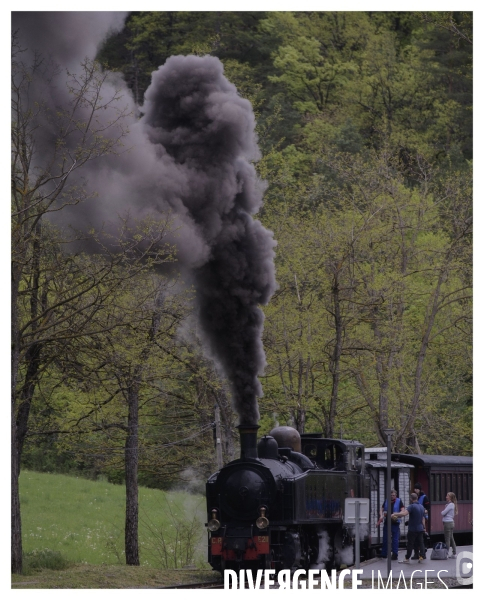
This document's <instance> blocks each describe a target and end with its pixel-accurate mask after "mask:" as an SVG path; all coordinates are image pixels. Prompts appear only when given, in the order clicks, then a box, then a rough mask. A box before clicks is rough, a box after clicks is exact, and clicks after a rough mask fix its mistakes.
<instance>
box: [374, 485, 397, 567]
mask: <svg viewBox="0 0 484 600" xmlns="http://www.w3.org/2000/svg"><path fill="white" fill-rule="evenodd" d="M390 494H391V506H390V514H391V515H392V517H393V516H394V513H396V512H399V511H400V510H401V509H402V501H401V500H400V498H397V491H396V490H391V492H390ZM387 504H388V501H387V500H385V502H384V503H383V504H382V506H381V509H380V518H379V519H378V521H377V523H376V526H377V527H379V526H380V524H381V523H382V521H383V543H382V547H381V556H382V558H386V557H387V552H388V548H387V546H388V536H387ZM391 532H392V560H398V545H399V543H400V519H398V518H392V524H391Z"/></svg>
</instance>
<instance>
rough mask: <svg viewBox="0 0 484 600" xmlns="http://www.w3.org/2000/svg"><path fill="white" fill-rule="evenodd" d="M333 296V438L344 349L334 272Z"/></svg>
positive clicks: (329, 424) (330, 429)
mask: <svg viewBox="0 0 484 600" xmlns="http://www.w3.org/2000/svg"><path fill="white" fill-rule="evenodd" d="M331 294H332V297H333V309H334V313H333V317H334V329H335V335H336V339H335V343H334V348H333V355H332V357H331V360H330V363H329V370H330V373H331V377H332V379H333V383H332V386H331V399H330V402H329V414H328V419H327V420H326V432H325V435H326V437H329V438H332V437H333V436H334V423H335V419H336V405H337V403H338V390H339V380H340V362H341V353H342V350H343V319H342V316H341V307H340V297H339V281H338V273H335V274H334V281H333V286H332V289H331Z"/></svg>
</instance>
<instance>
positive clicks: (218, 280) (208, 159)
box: [14, 13, 276, 425]
mask: <svg viewBox="0 0 484 600" xmlns="http://www.w3.org/2000/svg"><path fill="white" fill-rule="evenodd" d="M15 14H17V15H18V14H19V13H14V27H15V24H16V23H15V21H16V19H15ZM50 15H53V19H54V20H55V28H54V29H55V30H56V31H57V32H58V33H56V31H54V30H53V28H52V23H50V26H48V25H47V23H49V19H50ZM76 15H82V17H80V16H77V17H76ZM97 15H98V13H22V14H21V16H20V17H19V18H18V20H17V25H18V26H19V27H20V29H23V32H24V37H23V39H24V41H27V42H28V41H29V40H30V39H31V38H30V37H29V31H30V32H31V31H32V29H33V28H34V29H35V30H36V34H35V36H34V37H33V38H32V39H34V41H35V42H36V43H37V46H38V49H39V50H40V51H42V52H48V53H50V54H54V55H55V57H56V58H57V60H58V61H59V62H60V63H61V64H62V55H63V54H64V53H66V55H68V56H69V61H70V62H71V63H72V62H73V61H74V60H75V58H76V57H77V59H78V60H82V58H84V56H85V55H88V56H89V53H91V56H90V57H91V58H93V56H94V54H93V48H94V49H95V48H97V46H98V44H99V42H101V41H102V39H103V37H104V36H105V35H106V33H107V32H108V31H109V30H110V29H112V28H113V27H115V28H119V26H120V25H119V23H120V19H121V17H122V13H112V17H111V18H110V17H109V13H102V19H101V20H102V24H101V23H100V22H99V21H97V19H98V16H97ZM39 19H41V22H40V23H39ZM78 19H81V21H82V27H83V28H84V29H85V30H86V31H88V32H90V35H91V37H92V38H96V39H97V42H95V40H93V39H91V38H90V39H89V43H87V42H86V44H85V45H84V44H83V42H82V39H81V38H82V36H79V35H76V36H73V37H70V36H69V27H74V28H75V29H76V30H78V26H79V20H78ZM86 19H87V21H89V19H91V20H92V22H93V23H96V27H91V28H90V27H89V25H88V23H86ZM42 23H45V24H46V27H45V31H47V32H49V31H50V32H51V33H50V34H49V37H48V38H46V37H44V36H43V35H42V29H41V25H42ZM61 32H62V33H61ZM94 32H95V33H94ZM66 46H69V51H68V52H67V50H66V49H65V47H66ZM69 66H70V68H72V65H69ZM116 83H117V84H119V81H116ZM106 85H107V84H106ZM54 92H55V90H54ZM106 92H107V93H108V92H109V90H106ZM63 94H65V91H62V90H61V86H60V85H59V92H58V93H53V94H52V96H53V97H52V98H51V102H52V104H53V105H58V104H59V103H62V102H63V101H64V98H63ZM129 94H130V92H129V91H128V90H127V88H126V95H125V96H126V97H125V98H124V99H123V101H125V102H126V98H127V97H128V96H129ZM130 102H131V104H132V106H133V108H135V107H134V103H133V101H132V99H130ZM141 113H142V117H141V118H140V119H135V118H134V117H132V118H131V121H130V122H129V127H130V133H129V136H128V139H127V141H126V142H125V144H126V146H127V147H129V148H131V150H130V151H129V152H126V153H124V154H123V155H121V156H115V157H106V158H105V159H103V161H102V162H100V161H98V162H93V163H92V164H91V165H90V166H89V167H88V168H87V169H85V170H83V176H84V177H85V178H87V180H88V183H89V185H90V186H91V187H92V188H93V189H94V190H96V191H97V192H98V198H97V199H96V200H93V201H90V202H87V203H84V204H83V205H82V209H81V210H82V211H83V212H82V213H80V212H79V209H78V207H76V208H73V209H71V210H63V211H62V218H66V216H67V217H68V218H70V219H75V220H76V223H77V225H79V224H80V223H81V222H84V224H85V226H88V225H96V226H100V225H101V224H102V225H103V227H104V228H106V226H108V227H109V223H110V220H111V221H112V215H113V214H115V213H118V214H124V213H126V211H129V214H130V215H131V216H132V218H134V219H136V218H143V217H146V216H148V215H151V216H155V217H156V216H157V215H158V216H159V215H163V214H166V213H168V212H169V213H171V214H172V215H173V216H174V220H175V228H176V229H177V232H176V234H174V235H173V238H172V239H171V241H172V242H173V243H174V244H176V246H177V257H178V260H179V264H180V268H181V269H182V270H185V271H189V273H190V275H191V277H192V278H193V281H194V282H195V286H196V290H197V303H198V314H199V320H200V324H201V326H202V329H203V337H204V342H205V345H206V348H207V349H208V351H209V353H210V354H211V356H212V357H213V358H214V359H215V360H216V361H217V362H218V363H219V365H220V366H221V367H222V369H223V371H224V373H225V375H226V376H227V378H228V380H229V382H230V384H231V387H232V393H233V398H234V407H235V409H236V411H237V414H238V415H239V420H240V424H242V425H255V424H257V421H258V420H259V411H258V405H257V397H260V396H261V395H262V389H261V385H260V382H259V380H258V377H257V376H258V374H260V373H261V372H262V370H263V368H264V365H265V355H264V351H263V347H262V341H261V334H262V328H263V313H262V311H261V309H260V308H259V305H260V304H265V303H267V302H268V300H269V298H270V297H271V295H272V293H273V291H274V289H275V287H276V283H275V274H274V246H275V242H274V241H273V239H272V234H271V233H270V232H269V231H267V230H266V229H264V227H263V226H262V225H261V223H260V222H259V221H257V220H255V219H254V218H253V217H252V215H254V214H255V213H257V212H258V210H259V209H260V207H261V204H262V193H263V185H262V183H261V182H260V181H259V180H258V178H257V175H256V172H255V169H254V166H253V164H252V162H251V161H253V160H256V159H257V158H258V157H259V150H258V147H257V141H256V136H255V133H254V127H255V120H254V115H253V112H252V107H251V105H250V103H249V102H248V101H247V100H245V99H243V98H241V97H240V96H239V95H238V94H237V90H236V88H235V86H234V85H232V84H231V83H230V82H229V81H228V80H227V79H226V78H225V76H224V74H223V65H222V63H221V62H220V61H219V60H218V59H217V58H214V57H211V56H205V57H196V56H173V57H171V58H169V59H168V60H167V61H166V63H165V64H164V65H163V66H161V67H160V68H159V69H158V70H157V71H155V72H154V73H153V75H152V83H151V85H150V87H149V88H148V90H147V92H146V96H145V103H144V105H143V106H142V107H141Z"/></svg>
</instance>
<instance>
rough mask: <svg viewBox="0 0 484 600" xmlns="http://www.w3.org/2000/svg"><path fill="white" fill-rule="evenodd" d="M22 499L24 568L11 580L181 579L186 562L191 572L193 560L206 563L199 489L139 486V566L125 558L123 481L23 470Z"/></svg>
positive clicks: (47, 583)
mask: <svg viewBox="0 0 484 600" xmlns="http://www.w3.org/2000/svg"><path fill="white" fill-rule="evenodd" d="M20 502H21V508H22V531H23V550H24V554H25V560H24V563H25V574H24V575H22V576H14V577H13V579H12V582H13V583H14V584H19V583H20V582H27V581H29V582H31V581H39V584H33V587H129V586H138V585H140V586H144V585H150V586H151V585H159V586H162V585H173V584H175V583H178V582H180V581H182V580H184V577H183V576H182V575H181V573H182V572H183V570H185V572H187V571H186V568H187V567H191V569H192V570H191V571H190V572H191V575H192V576H193V577H196V574H195V571H194V570H193V568H194V567H195V568H196V569H197V570H198V569H200V570H205V569H209V568H210V567H208V565H207V564H206V555H205V545H206V538H205V531H204V527H203V522H204V519H205V509H204V498H203V497H202V496H194V495H190V494H187V493H183V492H167V493H165V492H162V491H160V490H152V489H147V488H140V491H139V503H140V531H139V534H140V535H139V538H140V539H139V543H140V560H141V568H136V567H126V566H125V565H124V551H123V546H124V506H125V488H124V487H123V486H118V485H113V484H110V483H107V482H104V481H90V480H86V479H80V478H76V477H69V476H65V475H52V474H45V473H35V472H32V471H24V472H23V473H22V474H21V476H20ZM46 567H50V569H49V568H47V569H46ZM209 574H210V571H208V573H207V572H205V573H203V574H202V576H203V578H206V577H207V575H209ZM15 587H17V586H15ZM29 587H30V586H29Z"/></svg>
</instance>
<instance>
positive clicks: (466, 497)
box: [462, 473, 469, 500]
mask: <svg viewBox="0 0 484 600" xmlns="http://www.w3.org/2000/svg"><path fill="white" fill-rule="evenodd" d="M462 479H463V486H462V487H463V490H462V492H463V494H462V500H469V485H468V481H467V473H464V474H463V475H462Z"/></svg>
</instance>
